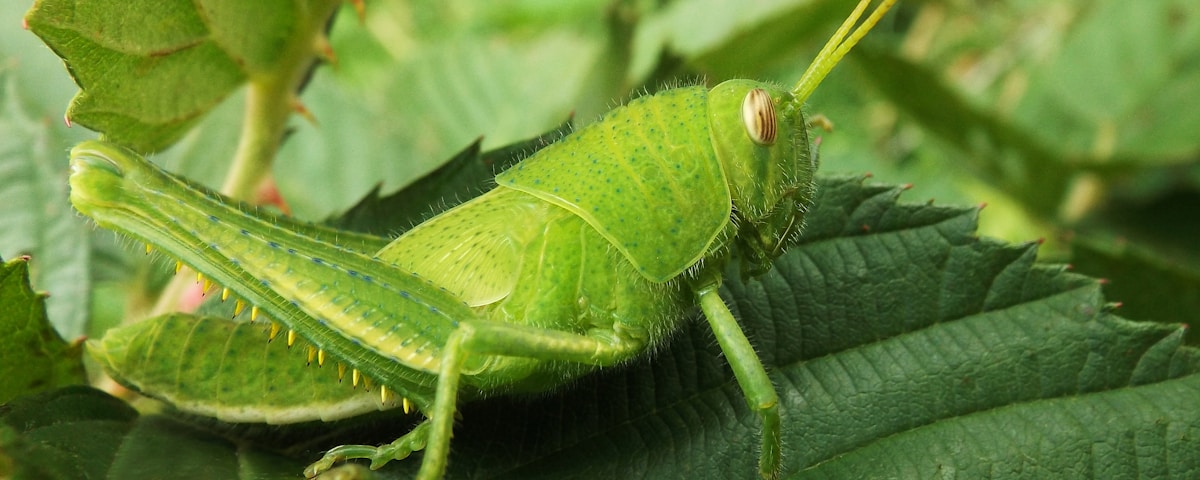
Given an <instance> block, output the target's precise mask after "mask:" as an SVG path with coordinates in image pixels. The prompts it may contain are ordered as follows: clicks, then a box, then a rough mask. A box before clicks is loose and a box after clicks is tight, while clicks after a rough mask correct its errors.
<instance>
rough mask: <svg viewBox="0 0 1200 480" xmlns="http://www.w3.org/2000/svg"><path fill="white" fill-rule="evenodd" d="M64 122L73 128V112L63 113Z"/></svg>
mask: <svg viewBox="0 0 1200 480" xmlns="http://www.w3.org/2000/svg"><path fill="white" fill-rule="evenodd" d="M63 123H65V124H67V128H71V114H69V113H64V114H63Z"/></svg>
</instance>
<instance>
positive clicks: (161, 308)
mask: <svg viewBox="0 0 1200 480" xmlns="http://www.w3.org/2000/svg"><path fill="white" fill-rule="evenodd" d="M341 3H342V1H341V0H312V1H311V2H309V3H307V4H306V5H304V6H298V7H297V8H305V9H306V13H307V14H308V15H307V16H302V17H301V20H300V21H299V22H298V24H297V25H296V30H295V33H294V34H293V35H292V38H291V39H290V41H289V42H288V44H287V46H286V47H285V48H284V49H283V50H282V51H281V52H280V56H279V61H278V63H277V64H276V65H275V66H274V68H272V69H271V70H269V71H264V72H250V75H249V81H248V85H247V92H246V107H245V110H244V114H243V118H242V132H241V136H240V138H239V140H238V147H237V151H236V152H235V154H234V157H233V163H232V164H231V165H230V168H229V173H227V174H226V176H225V183H224V185H222V186H221V193H224V194H226V195H229V196H230V197H233V198H234V199H237V200H245V201H252V200H253V196H254V193H255V192H256V191H257V189H258V188H259V186H260V185H261V184H262V182H263V180H264V179H266V178H267V176H268V175H269V174H270V173H271V166H272V164H273V162H274V160H275V155H276V153H278V151H279V146H280V144H281V143H282V142H283V136H284V133H285V132H286V131H287V123H288V119H289V118H290V117H291V114H292V111H293V109H294V103H293V102H295V101H296V96H297V94H298V93H299V92H298V90H299V89H300V85H301V83H302V82H303V81H304V78H305V76H306V75H307V74H308V70H309V69H310V68H312V64H313V62H314V61H315V60H316V52H315V50H314V47H313V45H314V43H315V42H314V40H315V39H316V38H317V37H318V36H319V35H324V29H325V26H326V24H327V23H328V22H329V19H330V17H331V16H332V15H333V14H334V13H335V12H336V11H337V7H338V6H339V5H341ZM193 283H195V277H194V276H193V275H191V273H190V272H183V271H181V272H180V274H179V275H176V276H175V278H174V279H172V280H171V282H170V283H168V284H167V286H166V288H165V289H164V290H163V293H162V296H160V297H159V299H158V303H157V304H155V305H154V308H153V309H152V310H151V311H150V315H149V316H155V315H160V314H163V313H167V312H172V311H177V310H178V309H179V302H180V300H181V299H182V298H183V296H184V295H185V294H186V292H187V289H188V287H190V286H191V285H192V284H193Z"/></svg>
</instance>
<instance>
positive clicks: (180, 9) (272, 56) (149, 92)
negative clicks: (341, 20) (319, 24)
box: [25, 0, 323, 152]
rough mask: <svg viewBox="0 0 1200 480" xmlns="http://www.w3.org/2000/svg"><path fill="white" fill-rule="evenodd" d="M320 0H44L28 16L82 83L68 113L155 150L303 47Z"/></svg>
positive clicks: (141, 148) (116, 136) (138, 147)
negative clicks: (121, 0)
mask: <svg viewBox="0 0 1200 480" xmlns="http://www.w3.org/2000/svg"><path fill="white" fill-rule="evenodd" d="M310 3H313V2H291V1H287V0H275V1H271V2H261V1H259V2H238V1H220V0H213V1H206V2H199V3H194V2H188V1H169V2H162V1H156V0H140V1H135V2H124V3H120V4H114V3H95V2H75V1H74V0H41V1H38V2H37V3H36V4H35V5H34V6H33V8H32V9H30V11H29V13H28V14H27V15H26V17H25V20H26V22H27V23H28V25H29V27H30V29H32V30H33V32H34V33H36V34H37V35H38V36H39V37H41V38H42V40H43V41H45V42H46V44H47V45H49V46H50V48H51V49H53V50H54V52H55V53H56V54H58V56H60V57H62V58H63V61H64V62H66V64H67V69H68V70H69V72H70V73H71V76H72V77H73V78H74V79H75V83H77V84H78V85H79V88H80V92H79V93H78V94H77V95H76V96H75V98H74V99H73V100H72V101H71V106H70V108H69V109H68V110H67V118H68V119H70V121H72V122H76V123H79V124H80V125H83V126H86V127H88V128H90V129H92V130H96V131H98V132H102V133H104V134H105V135H106V136H107V137H108V138H109V139H110V140H112V141H115V142H119V143H122V144H124V145H127V146H129V147H131V148H133V149H135V150H138V151H142V152H148V151H157V150H161V149H163V148H165V147H166V146H168V145H170V144H172V143H174V142H175V141H176V140H177V139H178V138H179V137H180V136H181V135H182V134H183V133H184V132H186V131H187V130H188V129H189V128H191V127H192V125H194V124H195V122H196V121H197V120H198V119H199V118H200V117H201V116H202V115H203V114H204V113H206V112H208V111H209V110H211V109H212V108H213V107H215V106H216V105H217V104H219V103H220V102H221V101H222V100H224V99H225V97H227V96H228V95H229V94H230V93H231V92H232V91H233V90H234V89H235V88H237V87H239V86H241V85H242V84H243V83H244V82H245V81H246V80H247V79H248V78H251V77H254V76H256V75H262V74H264V73H265V72H269V71H271V70H272V69H274V68H276V66H277V65H279V64H280V63H284V62H286V60H287V59H289V58H290V57H291V56H292V55H294V52H293V50H295V47H294V44H296V43H297V38H295V37H296V36H297V32H301V31H302V30H304V28H303V27H301V26H300V25H301V23H302V22H303V21H305V20H309V19H307V18H306V15H309V14H310V12H309V10H310V9H312V5H310ZM322 20H323V19H322ZM304 40H311V39H307V38H305V39H304ZM180 92H187V94H186V95H180Z"/></svg>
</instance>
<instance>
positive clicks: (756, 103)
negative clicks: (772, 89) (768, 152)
mask: <svg viewBox="0 0 1200 480" xmlns="http://www.w3.org/2000/svg"><path fill="white" fill-rule="evenodd" d="M742 122H743V123H745V124H746V133H747V134H748V135H750V139H751V140H754V143H757V144H759V145H762V146H768V145H771V144H774V143H775V129H776V127H777V125H776V123H775V103H774V102H772V101H771V95H770V94H768V93H767V91H766V90H763V89H761V88H756V89H754V90H750V93H747V94H746V99H745V100H742Z"/></svg>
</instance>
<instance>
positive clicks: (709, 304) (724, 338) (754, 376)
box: [694, 281, 783, 479]
mask: <svg viewBox="0 0 1200 480" xmlns="http://www.w3.org/2000/svg"><path fill="white" fill-rule="evenodd" d="M719 285H720V282H719V281H710V282H706V283H703V284H699V285H698V286H696V287H694V290H695V292H696V298H697V299H698V300H699V302H700V309H701V310H703V311H704V317H705V318H707V319H708V324H709V326H711V327H712V330H713V334H714V335H716V337H717V343H718V344H720V345H721V351H722V352H724V353H725V359H726V361H728V362H729V366H730V368H732V369H733V376H734V377H736V378H737V381H738V386H740V387H741V388H742V393H743V394H744V395H745V396H746V404H747V405H749V406H750V410H752V411H754V413H756V414H758V416H759V418H761V419H762V446H761V451H760V453H759V460H758V473H759V476H761V477H762V478H764V479H775V478H778V477H779V468H780V462H781V458H780V457H781V454H782V452H781V451H782V444H783V439H782V436H781V432H780V418H779V397H778V396H777V395H776V393H775V386H774V385H772V384H771V379H770V377H768V376H767V371H766V370H765V369H764V368H763V364H762V361H761V360H759V358H758V355H757V354H756V353H754V347H753V346H751V345H750V341H749V340H747V339H746V334H745V333H743V332H742V328H741V326H739V325H738V323H737V320H736V319H734V318H733V314H732V313H730V311H729V307H727V306H725V302H724V301H723V300H721V297H720V295H718V294H717V288H718V287H719Z"/></svg>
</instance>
